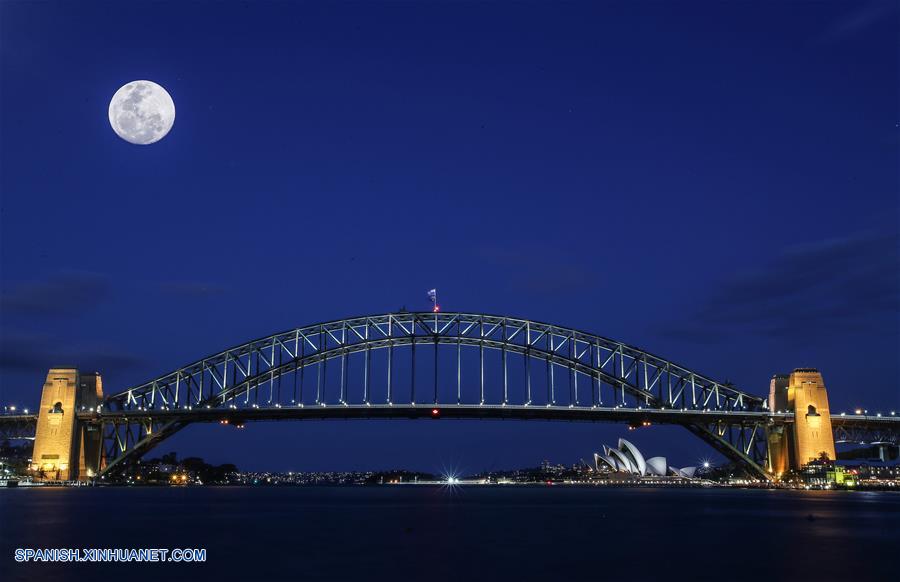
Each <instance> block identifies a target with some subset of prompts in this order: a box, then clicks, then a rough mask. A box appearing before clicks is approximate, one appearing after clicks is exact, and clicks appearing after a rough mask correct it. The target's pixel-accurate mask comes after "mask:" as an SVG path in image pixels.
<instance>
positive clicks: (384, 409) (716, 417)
mask: <svg viewBox="0 0 900 582" xmlns="http://www.w3.org/2000/svg"><path fill="white" fill-rule="evenodd" d="M435 409H437V410H438V415H435V414H433V412H432V411H433V410H435ZM424 418H427V419H448V420H449V419H471V420H490V419H499V420H556V421H580V422H618V423H640V422H642V421H650V422H652V423H656V424H685V423H690V422H703V423H713V422H718V421H722V422H735V421H740V420H742V419H746V420H748V421H755V422H758V421H761V420H768V421H771V422H773V423H776V424H777V423H792V422H793V421H794V415H793V413H787V412H783V413H771V412H745V411H716V410H708V411H703V410H665V409H663V410H658V409H648V408H626V407H600V406H595V407H580V406H579V407H576V406H573V407H569V406H535V405H529V406H525V405H513V404H509V405H506V406H503V405H493V404H492V405H488V404H482V405H479V404H438V405H432V404H419V405H416V406H411V405H409V404H403V405H388V404H370V405H360V404H346V405H342V404H327V405H312V404H311V405H305V406H294V407H271V408H266V407H260V408H239V409H230V408H193V409H182V410H144V411H141V410H128V411H103V412H102V413H101V412H80V413H78V419H79V420H81V421H86V422H92V423H102V422H104V421H116V420H121V421H125V420H126V419H128V420H141V419H154V420H160V421H162V420H170V419H171V420H174V419H184V420H188V421H189V422H219V421H221V420H225V419H228V420H232V419H235V420H243V421H247V422H253V421H268V420H327V419H338V420H339V419H345V420H351V419H369V420H377V419H424ZM831 424H832V426H833V427H834V428H846V429H851V428H852V429H870V430H871V429H877V430H884V431H891V432H895V433H900V416H896V415H893V416H878V415H863V414H834V415H832V416H831ZM36 425H37V415H36V414H3V415H0V427H5V428H8V429H11V428H12V427H14V426H18V427H20V428H23V429H30V430H31V432H32V433H33V431H34V427H35V426H36ZM2 434H3V433H2V432H0V435H2ZM7 438H16V437H13V436H8V437H7ZM26 438H27V437H26Z"/></svg>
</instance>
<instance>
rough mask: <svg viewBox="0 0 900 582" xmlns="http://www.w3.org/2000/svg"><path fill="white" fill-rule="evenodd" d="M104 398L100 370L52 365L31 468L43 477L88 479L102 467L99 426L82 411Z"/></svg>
mask: <svg viewBox="0 0 900 582" xmlns="http://www.w3.org/2000/svg"><path fill="white" fill-rule="evenodd" d="M102 399H103V385H102V382H101V380H100V374H95V373H86V374H80V373H79V372H78V370H77V369H75V368H51V369H50V371H49V372H48V373H47V379H46V381H45V382H44V389H43V391H42V393H41V405H40V409H39V410H38V419H37V430H36V431H35V438H34V450H33V451H32V455H31V470H32V472H33V473H34V474H35V475H36V476H39V477H42V478H45V479H53V480H60V481H74V480H76V479H77V480H81V481H86V480H89V479H91V478H93V477H94V476H95V475H96V474H97V473H98V472H99V471H100V469H101V463H102V443H103V439H102V434H101V432H100V427H99V426H93V425H90V424H87V423H83V422H79V421H78V416H77V415H78V411H79V410H81V408H82V407H84V408H85V409H90V408H95V407H96V406H97V405H98V404H100V402H101V401H102Z"/></svg>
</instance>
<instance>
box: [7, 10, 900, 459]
mask: <svg viewBox="0 0 900 582" xmlns="http://www.w3.org/2000/svg"><path fill="white" fill-rule="evenodd" d="M0 9H2V18H0V59H2V60H0V92H2V93H0V99H2V101H0V124H2V125H0V140H2V142H0V156H2V157H0V171H2V173H0V194H2V200H0V212H2V214H0V246H2V248H0V267H2V271H0V277H2V280H0V292H2V304H0V307H2V311H0V314H2V321H0V333H2V336H0V366H2V368H0V400H2V401H3V402H4V403H9V402H15V403H19V404H20V405H23V404H29V405H32V406H33V405H35V404H37V400H38V397H39V390H40V386H41V383H42V382H43V379H44V376H45V374H46V368H47V367H49V366H50V365H54V364H70V365H77V366H79V367H81V368H83V369H98V370H100V371H101V372H102V373H103V375H104V384H105V388H106V391H107V392H117V391H120V390H121V389H124V388H127V387H128V386H130V385H132V384H136V383H139V382H141V381H144V380H147V379H149V378H151V377H153V376H155V375H157V374H159V373H162V372H166V371H169V370H171V369H174V368H176V367H177V366H179V365H182V364H185V363H187V362H189V361H192V360H195V359H197V358H199V357H201V356H203V355H206V354H208V353H211V352H213V351H216V350H219V349H221V348H224V347H227V346H230V345H234V344H239V343H242V342H244V341H245V340H248V339H251V338H255V337H258V336H262V335H266V334H268V333H271V332H274V331H278V330H282V329H286V328H290V327H294V326H299V325H303V324H309V323H316V322H319V321H324V320H329V319H335V318H341V317H344V316H350V315H358V314H364V313H382V312H386V311H391V310H395V309H397V308H398V307H400V306H402V305H405V306H407V307H409V308H410V309H415V308H421V309H427V308H428V305H427V303H426V300H425V296H424V292H425V290H426V289H429V288H431V287H437V288H438V289H439V291H440V295H441V300H442V304H443V306H444V308H445V309H447V310H467V311H474V312H487V313H501V314H507V315H515V316H523V317H529V318H532V319H537V320H543V321H549V322H554V323H559V324H563V325H569V326H572V327H577V328H582V329H585V330H588V331H592V332H596V333H599V334H602V335H605V336H608V337H613V338H616V339H619V340H623V341H626V342H629V343H632V344H636V345H639V346H641V347H644V348H647V349H649V350H650V351H653V352H655V353H658V354H660V355H663V356H666V357H669V358H672V359H674V360H676V361H679V362H683V363H684V364H685V365H688V366H690V367H692V368H694V369H696V370H699V371H702V372H704V373H706V374H709V375H712V376H714V377H717V378H719V379H723V380H724V379H729V380H731V381H733V382H735V383H737V384H738V385H739V386H740V387H741V388H743V389H745V390H747V391H751V392H755V393H759V394H764V393H765V392H766V390H767V386H768V379H769V377H770V376H771V374H773V373H775V372H783V371H789V370H791V369H793V368H795V367H799V366H816V367H819V368H820V369H821V370H822V371H823V373H824V374H825V380H826V383H827V385H828V387H829V394H830V397H831V401H832V408H833V409H835V410H841V409H844V408H849V407H854V406H857V405H861V406H865V407H868V408H870V409H871V408H881V409H884V410H888V409H890V408H900V366H898V353H900V318H898V297H900V268H898V266H900V265H898V232H900V228H898V221H900V207H898V121H900V115H898V102H900V96H898V53H897V41H898V35H897V31H898V26H897V24H898V10H897V3H896V2H888V1H875V2H869V3H865V2H768V3H737V2H709V3H704V2H694V3H650V2H621V3H603V4H600V3H584V4H580V3H567V4H559V3H554V4H553V5H551V4H550V3H546V4H541V3H531V4H528V3H515V4H512V3H509V4H507V3H500V2H492V3H460V2H447V3H440V2H439V3H424V2H422V3H413V2H391V3H387V4H375V3H359V4H356V3H353V4H351V3H328V4H315V3H309V4H301V3H287V2H278V3H261V2H241V3H227V2H216V3H212V2H210V3H202V2H170V3H166V2H153V3H142V2H129V3H90V2H79V3H77V5H75V4H74V3H56V2H40V3H37V2H18V3H13V2H3V3H2V5H0ZM135 79H150V80H153V81H156V82H157V83H160V84H161V85H163V86H164V87H165V88H166V89H167V90H168V91H169V92H170V93H171V95H172V97H173V98H174V100H175V105H176V109H177V118H176V121H175V126H174V128H173V130H172V132H171V133H170V134H169V135H168V136H167V137H166V138H165V139H163V140H162V141H160V142H159V143H157V144H155V145H152V146H135V145H131V144H129V143H126V142H125V141H123V140H121V139H119V138H118V137H116V135H115V134H114V133H113V132H112V130H111V129H110V127H109V123H108V120H107V113H106V110H107V106H108V104H109V100H110V98H111V96H112V94H113V93H114V92H115V91H116V89H118V88H119V87H120V86H121V85H123V84H125V83H127V82H128V81H131V80H135ZM624 434H628V435H630V436H633V437H634V440H635V442H637V443H638V444H639V445H640V446H642V447H644V448H645V449H647V452H648V453H650V454H657V453H662V454H666V455H669V456H670V457H671V458H672V461H673V463H672V464H681V465H687V464H691V463H693V462H694V461H695V460H696V459H697V458H698V457H700V456H705V455H711V454H712V452H711V450H710V449H708V448H707V447H706V445H704V444H703V443H701V442H699V441H697V440H695V439H694V438H693V437H691V436H690V435H688V433H687V432H686V431H684V430H683V429H679V428H657V427H654V428H653V429H652V430H648V431H639V432H638V433H626V432H625V431H624V430H623V427H621V426H615V425H596V426H591V425H569V424H544V423H512V422H500V423H489V422H483V423H462V422H459V423H455V422H449V421H448V422H442V423H413V422H392V423H387V424H385V423H364V422H361V423H346V422H343V423H341V422H337V423H310V424H300V423H287V424H279V425H253V426H251V427H250V428H249V429H248V430H246V431H243V432H240V433H239V434H238V431H223V430H220V427H218V426H215V427H212V426H206V427H200V426H198V427H192V428H189V429H187V430H186V431H184V432H183V433H181V434H179V435H178V436H177V437H176V438H175V439H173V440H172V441H171V444H170V443H166V444H165V445H164V446H163V447H161V449H160V452H165V451H167V450H171V449H177V450H178V451H179V453H181V454H197V455H201V456H204V457H206V458H208V459H211V460H213V461H218V462H224V461H234V462H235V463H237V464H238V465H240V466H242V467H247V468H271V469H315V468H361V467H383V466H395V465H407V466H412V467H420V468H424V469H435V468H439V467H440V466H441V465H454V466H457V467H460V468H463V469H468V470H474V469H480V468H482V467H490V466H496V467H500V466H514V465H522V464H536V463H537V462H538V461H539V460H540V459H542V458H551V459H554V460H559V461H566V462H571V461H574V460H577V459H578V458H579V457H585V458H587V457H588V456H590V454H591V453H592V452H593V451H594V450H598V449H599V447H600V444H601V443H602V442H610V441H613V440H614V439H615V438H616V437H618V436H622V435H624Z"/></svg>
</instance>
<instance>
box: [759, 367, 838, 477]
mask: <svg viewBox="0 0 900 582" xmlns="http://www.w3.org/2000/svg"><path fill="white" fill-rule="evenodd" d="M769 408H770V409H771V410H773V411H775V412H778V411H784V412H793V413H794V424H793V426H790V425H780V426H778V425H776V426H773V427H770V429H769V434H768V438H769V464H770V468H771V469H772V471H773V472H774V473H775V474H776V475H779V476H780V475H781V474H782V473H784V472H785V471H787V470H788V469H792V470H796V469H799V468H800V467H802V466H803V465H806V464H807V463H809V462H810V461H814V460H816V459H818V458H819V456H820V455H821V454H822V453H825V454H826V455H827V456H828V458H829V459H831V460H834V459H835V458H836V455H835V449H834V434H833V433H832V431H831V411H830V409H829V407H828V392H827V391H826V389H825V381H824V380H823V379H822V374H821V373H819V371H818V370H816V369H814V368H797V369H796V370H794V371H793V372H792V373H791V374H790V376H787V375H776V376H774V377H773V378H772V383H771V385H770V390H769Z"/></svg>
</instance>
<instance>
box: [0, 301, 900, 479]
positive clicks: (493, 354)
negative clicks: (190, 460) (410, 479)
mask: <svg viewBox="0 0 900 582" xmlns="http://www.w3.org/2000/svg"><path fill="white" fill-rule="evenodd" d="M77 414H78V420H79V422H82V423H86V424H87V425H89V426H93V427H95V428H100V429H101V430H102V434H103V456H104V461H105V465H104V466H103V468H102V472H101V476H104V475H108V474H112V473H116V472H118V471H120V470H122V469H123V468H124V467H125V466H126V465H127V464H128V463H129V462H131V461H133V460H136V459H137V458H139V457H140V456H141V455H143V454H145V453H146V452H147V451H149V450H150V449H152V448H153V447H154V446H156V445H157V444H159V443H160V442H162V441H163V440H165V439H166V438H168V437H169V436H171V435H173V434H175V433H176V432H178V431H179V430H181V429H182V428H184V427H186V426H187V425H189V424H192V423H196V422H226V421H227V422H229V423H231V424H235V425H238V426H240V425H242V424H243V423H244V422H247V421H257V420H303V419H324V418H346V419H350V418H369V419H372V418H460V419H463V418H469V419H490V418H494V419H523V420H529V419H540V420H568V421H594V422H625V423H629V424H631V425H634V426H640V425H641V424H643V423H646V422H651V423H659V424H676V425H681V426H684V427H685V428H687V429H688V430H689V431H690V432H692V433H693V434H695V435H696V436H698V437H699V438H701V439H703V440H704V441H706V442H707V443H709V444H710V445H712V446H713V447H714V448H715V449H716V450H718V451H719V452H720V453H722V454H723V455H725V456H726V457H728V458H729V459H731V460H734V461H737V462H739V463H740V464H742V465H743V466H744V467H745V468H746V469H747V470H748V471H749V472H751V473H752V474H755V475H756V476H758V477H760V478H764V479H771V478H772V477H773V475H772V474H771V473H769V472H768V471H767V470H766V465H767V438H766V435H767V428H768V427H770V426H771V425H773V424H785V423H791V422H793V414H790V413H781V412H773V411H770V410H768V409H767V404H766V400H764V399H763V398H760V397H758V396H754V395H751V394H748V393H746V392H743V391H741V390H739V389H737V388H735V387H734V386H732V385H730V384H728V383H722V382H717V381H715V380H713V379H712V378H710V377H708V376H705V375H703V374H700V373H698V372H696V371H693V370H691V369H688V368H686V367H684V366H681V365H678V364H676V363H674V362H672V361H670V360H667V359H665V358H661V357H659V356H656V355H653V354H651V353H649V352H647V351H645V350H643V349H640V348H637V347H634V346H630V345H627V344H624V343H622V342H618V341H615V340H611V339H609V338H605V337H602V336H598V335H594V334H590V333H585V332H582V331H578V330H575V329H571V328H567V327H562V326H557V325H551V324H546V323H541V322H536V321H531V320H527V319H520V318H513V317H505V316H496V315H484V314H475V313H431V312H423V313H407V312H402V313H392V314H385V315H374V316H364V317H354V318H350V319H342V320H337V321H331V322H327V323H319V324H315V325H310V326H306V327H300V328H296V329H292V330H288V331H284V332H281V333H276V334H274V335H270V336H267V337H264V338H260V339H257V340H254V341H251V342H248V343H245V344H241V345H239V346H235V347H233V348H230V349H227V350H224V351H221V352H219V353H216V354H212V355H210V356H207V357H205V358H203V359H201V360H198V361H196V362H193V363H191V364H188V365H186V366H182V367H181V368H178V369H177V370H174V371H172V372H170V373H167V374H164V375H162V376H159V377H157V378H154V379H153V380H150V381H148V382H145V383H143V384H140V385H138V386H134V387H132V388H129V389H127V390H124V391H122V392H119V393H116V394H113V395H111V396H108V397H106V398H105V399H104V400H103V401H102V403H101V404H100V405H99V406H98V407H97V408H96V409H93V410H92V409H86V410H80V411H78V413H77ZM29 418H30V419H31V420H29V419H24V417H23V418H22V419H19V421H20V422H25V423H26V424H27V423H28V422H34V419H33V418H32V417H29ZM0 420H2V419H0ZM9 420H10V422H11V421H12V419H9ZM847 420H848V422H847V423H843V422H842V420H841V419H840V418H839V417H836V416H832V421H833V422H834V423H835V427H836V431H837V430H838V429H841V430H842V431H843V432H842V433H841V434H842V435H844V436H845V437H846V438H847V439H848V440H849V439H852V438H856V439H858V438H864V437H867V436H871V434H870V433H871V430H872V426H873V424H872V423H871V422H869V421H865V420H863V421H861V422H860V420H859V419H855V420H853V419H850V418H848V419H847ZM893 421H900V418H898V419H890V422H880V423H875V424H876V425H877V426H876V429H877V430H876V432H878V435H877V436H878V438H880V439H882V440H884V439H888V440H890V439H893V442H894V443H896V442H897V435H898V433H900V422H893ZM854 422H855V423H856V424H853V423H854ZM7 424H9V423H7ZM844 425H846V426H844ZM2 426H4V423H3V422H0V427H2ZM32 434H33V433H32Z"/></svg>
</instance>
